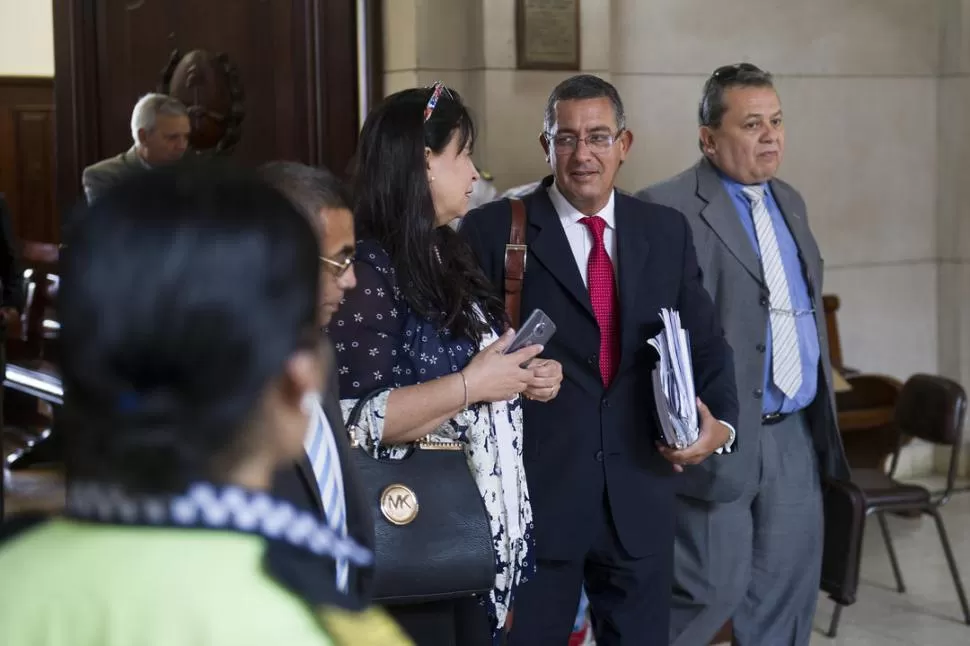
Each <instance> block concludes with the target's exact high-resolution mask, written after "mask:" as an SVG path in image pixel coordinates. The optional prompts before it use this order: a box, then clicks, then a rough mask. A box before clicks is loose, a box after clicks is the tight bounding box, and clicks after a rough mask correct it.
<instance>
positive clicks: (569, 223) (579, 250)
mask: <svg viewBox="0 0 970 646" xmlns="http://www.w3.org/2000/svg"><path fill="white" fill-rule="evenodd" d="M547 191H548V193H549V199H550V200H551V201H552V206H553V207H554V208H555V209H556V213H557V214H558V215H559V222H560V223H561V224H562V228H563V231H565V232H566V241H567V242H569V248H570V249H571V250H572V252H573V257H574V258H575V259H576V265H577V266H578V267H579V275H580V276H582V278H583V284H584V285H586V288H587V289H589V277H588V275H589V252H590V251H592V250H593V233H592V232H591V231H590V230H589V227H587V226H586V225H585V224H583V223H582V222H580V220H582V219H583V218H585V217H586V215H585V214H584V213H580V211H579V210H578V209H577V208H576V207H575V206H573V205H572V204H570V203H569V200H567V199H566V198H565V196H564V195H563V194H562V193H561V192H560V191H559V188H558V187H557V186H556V183H555V182H553V183H552V184H550V185H549V188H548V189H547ZM615 198H616V191H615V190H614V191H612V192H611V193H610V199H609V201H608V202H607V203H606V206H604V207H603V208H602V209H600V211H599V212H598V213H596V215H597V216H599V217H601V218H603V219H604V220H605V221H606V228H605V229H603V246H604V247H606V254H607V255H608V256H609V257H610V260H611V261H612V262H613V275H614V276H616V280H617V290H619V271H618V270H617V265H616V209H615V208H614V203H615V201H616V200H615ZM718 421H719V422H721V424H724V425H725V426H727V427H728V429H730V431H731V437H730V438H729V439H728V441H727V443H726V444H725V445H724V446H723V447H720V448H718V449H717V450H716V451H715V453H718V454H720V453H723V452H725V451H727V452H728V453H730V452H731V451H732V450H733V449H734V439H735V436H736V433H735V430H734V427H733V426H731V425H730V424H728V423H727V422H723V421H721V420H718Z"/></svg>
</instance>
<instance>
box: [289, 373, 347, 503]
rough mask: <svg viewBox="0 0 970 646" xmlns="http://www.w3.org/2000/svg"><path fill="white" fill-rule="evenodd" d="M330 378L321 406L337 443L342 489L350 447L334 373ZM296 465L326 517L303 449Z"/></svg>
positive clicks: (317, 487) (308, 459)
mask: <svg viewBox="0 0 970 646" xmlns="http://www.w3.org/2000/svg"><path fill="white" fill-rule="evenodd" d="M331 379H332V380H331V381H330V382H329V383H330V384H332V386H331V387H330V388H328V389H327V394H326V395H325V396H324V398H323V402H322V407H323V414H324V415H325V416H326V418H327V423H328V424H330V428H331V430H332V431H333V436H334V439H335V440H336V443H337V452H338V453H339V454H340V467H341V469H340V470H341V472H342V473H343V476H344V484H345V486H344V489H346V488H347V487H346V482H347V474H348V472H349V470H350V469H349V467H348V462H349V456H348V450H349V448H350V447H349V442H348V441H347V437H346V435H347V434H346V433H345V432H344V423H343V415H342V414H341V412H340V400H339V399H337V396H336V393H335V392H334V386H336V383H337V378H336V375H334V376H333V377H332V378H331ZM296 466H297V468H298V470H299V472H300V475H301V476H303V479H304V481H305V484H306V486H307V487H308V488H309V489H310V492H311V493H312V494H313V500H314V501H315V502H316V503H317V506H318V507H319V508H320V512H321V515H322V516H324V517H326V510H325V509H324V507H323V499H322V498H321V497H320V485H319V483H318V482H317V476H316V474H315V473H313V464H312V463H311V462H310V458H309V456H307V454H306V452H305V451H304V453H303V455H302V456H301V457H300V459H299V460H297V464H296Z"/></svg>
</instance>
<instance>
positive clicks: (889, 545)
mask: <svg viewBox="0 0 970 646" xmlns="http://www.w3.org/2000/svg"><path fill="white" fill-rule="evenodd" d="M876 518H878V519H879V529H881V530H882V537H883V539H884V540H885V541H886V551H887V552H889V562H890V563H891V564H892V566H893V575H894V576H895V577H896V590H898V591H899V593H900V594H902V593H904V592H906V585H905V584H904V583H903V573H902V572H901V571H900V569H899V559H897V558H896V548H895V547H893V539H892V537H891V536H890V535H889V525H888V524H887V523H886V515H885V514H884V513H883V512H881V511H879V512H876Z"/></svg>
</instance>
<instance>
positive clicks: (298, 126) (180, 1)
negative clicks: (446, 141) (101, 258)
mask: <svg viewBox="0 0 970 646" xmlns="http://www.w3.org/2000/svg"><path fill="white" fill-rule="evenodd" d="M355 7H356V3H355V1H354V0H64V1H62V2H57V3H55V5H54V35H55V79H56V83H55V92H56V108H57V144H58V155H57V162H58V168H57V180H58V186H57V188H58V192H57V196H58V206H59V209H60V211H61V214H62V215H63V214H64V213H65V209H68V208H70V207H71V206H72V205H73V204H75V203H76V202H77V200H78V199H79V198H80V196H81V186H80V178H81V171H82V170H83V169H84V167H85V166H87V165H88V164H91V163H94V162H96V161H98V160H100V159H103V158H105V157H109V156H112V155H116V154H118V153H120V152H122V151H124V150H126V149H127V148H129V147H130V146H131V143H132V140H131V131H130V120H131V109H132V107H133V106H134V104H135V102H136V101H137V100H138V98H139V97H140V96H141V95H142V94H145V93H146V92H152V91H155V89H156V87H157V86H158V84H159V81H160V80H161V74H162V70H163V68H165V66H166V64H167V63H168V61H169V57H170V55H171V53H172V51H173V50H175V49H178V50H180V51H181V52H182V53H183V54H185V53H188V52H189V51H192V50H196V49H202V50H206V51H209V52H211V53H214V54H219V53H225V54H226V55H227V56H228V58H229V60H230V61H231V62H232V63H234V64H235V65H236V66H237V68H238V70H239V76H240V79H241V81H242V86H243V90H244V92H245V100H244V110H245V118H244V121H243V123H242V137H241V139H240V141H239V144H238V145H237V146H236V148H235V150H234V152H233V155H234V156H235V157H237V158H240V159H242V160H245V161H248V162H252V163H261V162H264V161H269V160H273V159H290V160H297V161H303V162H306V163H309V164H324V165H326V166H327V167H329V168H331V169H333V170H334V171H335V172H342V171H343V170H344V168H345V167H346V165H347V162H348V160H349V159H350V158H351V156H352V155H353V151H354V147H355V145H356V139H357V131H358V127H357V124H358V115H357V101H358V98H357V96H358V95H357V40H356V33H357V31H356V29H357V27H356V11H355Z"/></svg>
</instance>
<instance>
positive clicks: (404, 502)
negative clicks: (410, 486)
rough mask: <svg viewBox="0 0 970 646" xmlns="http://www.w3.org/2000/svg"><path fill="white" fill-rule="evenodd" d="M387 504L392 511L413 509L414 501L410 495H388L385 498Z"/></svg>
mask: <svg viewBox="0 0 970 646" xmlns="http://www.w3.org/2000/svg"><path fill="white" fill-rule="evenodd" d="M387 503H388V504H389V505H390V506H391V507H393V508H394V509H401V508H402V507H403V508H406V509H412V508H413V507H414V501H413V497H412V496H411V494H408V493H399V494H397V495H389V496H388V497H387Z"/></svg>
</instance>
